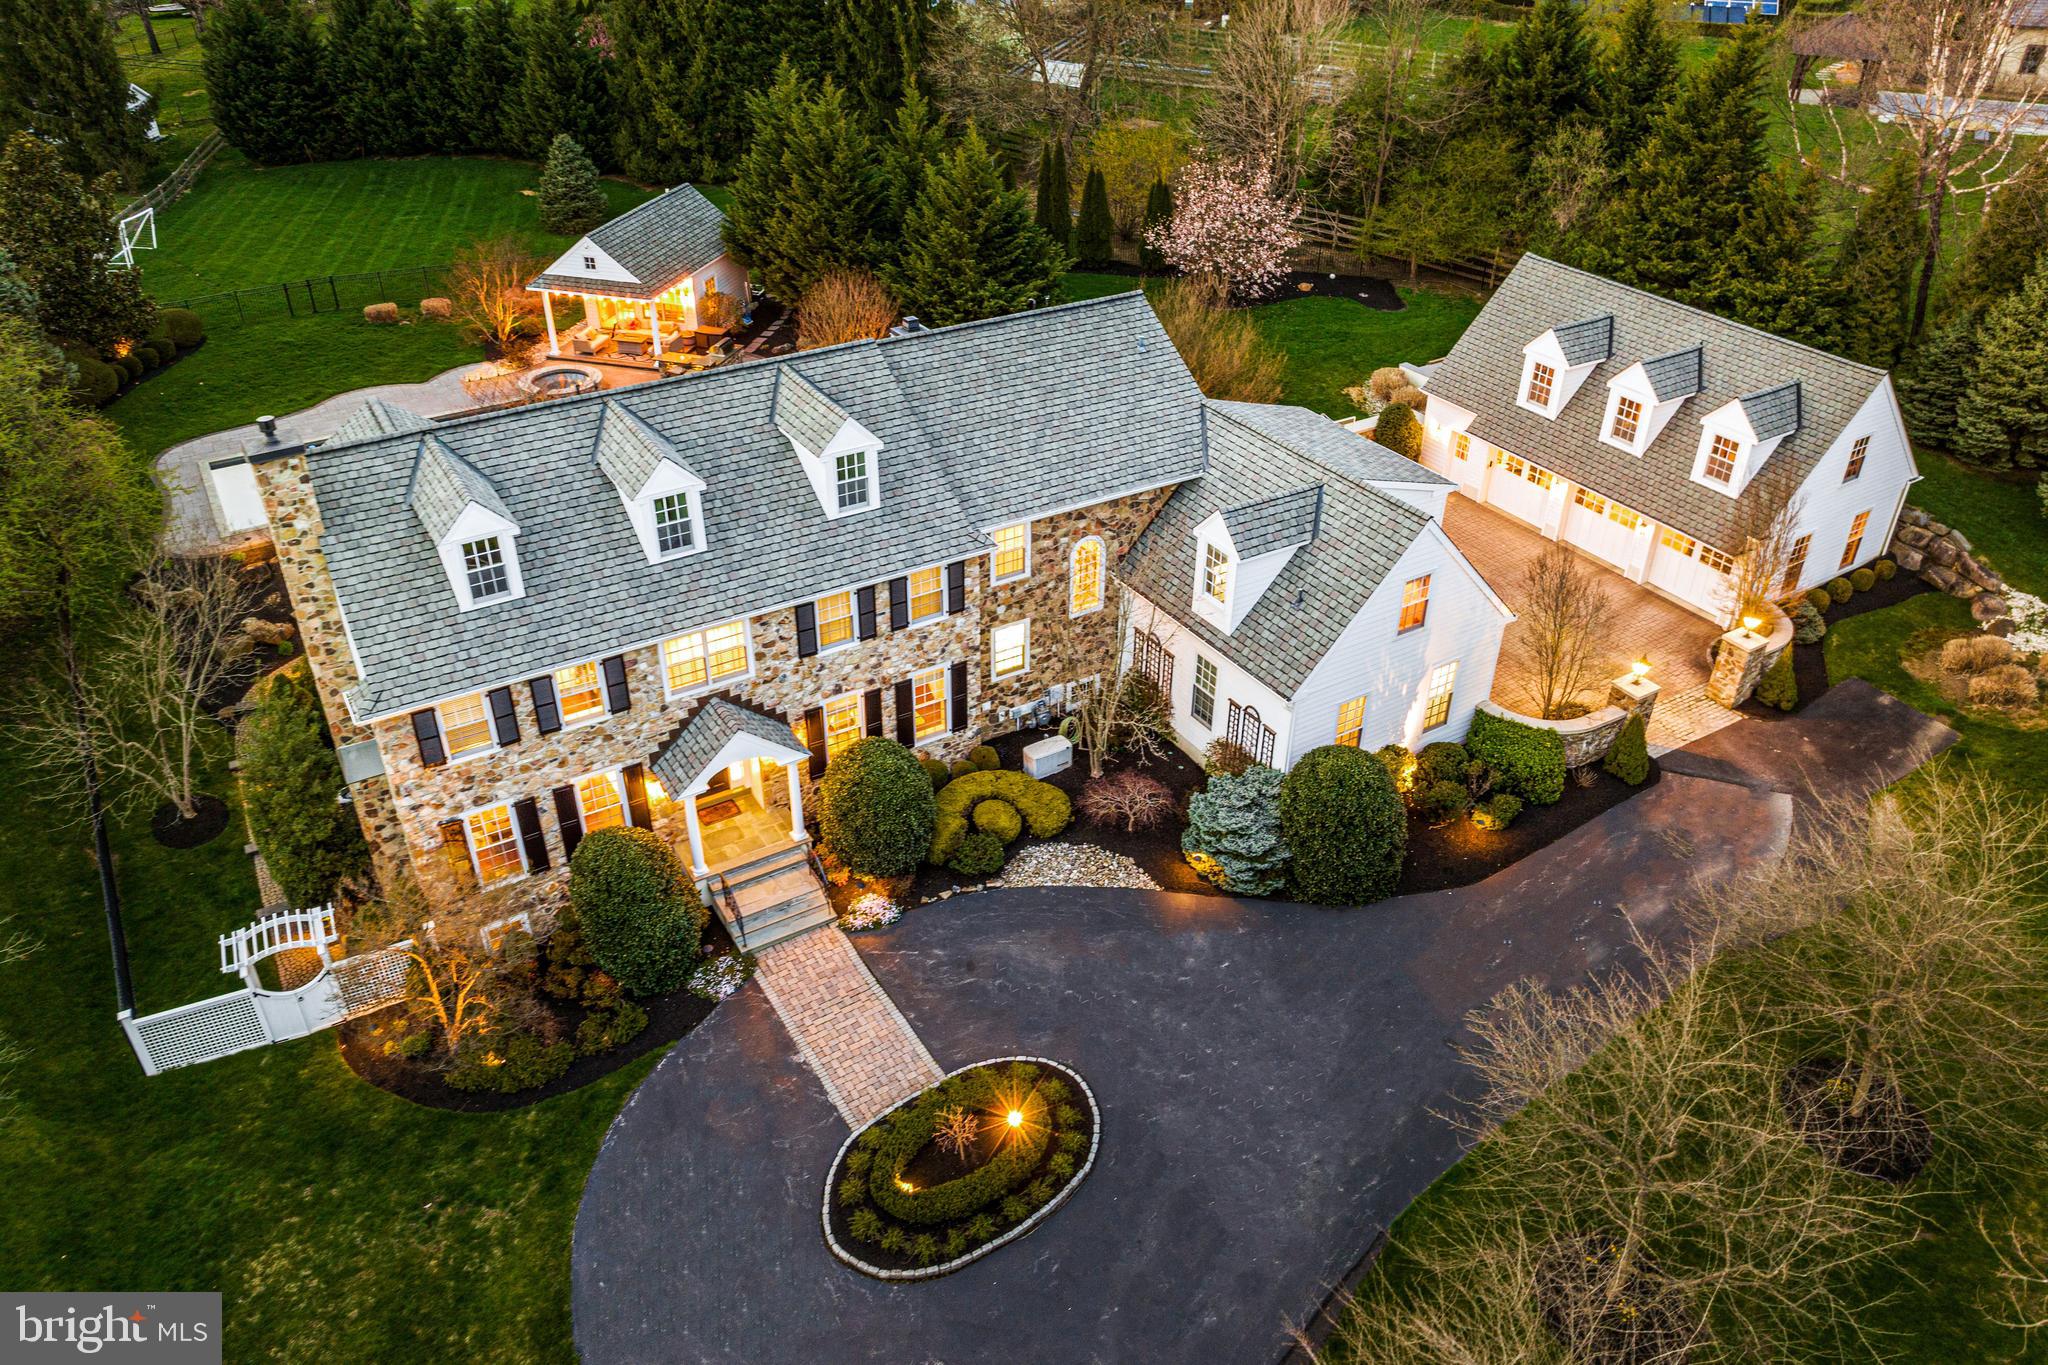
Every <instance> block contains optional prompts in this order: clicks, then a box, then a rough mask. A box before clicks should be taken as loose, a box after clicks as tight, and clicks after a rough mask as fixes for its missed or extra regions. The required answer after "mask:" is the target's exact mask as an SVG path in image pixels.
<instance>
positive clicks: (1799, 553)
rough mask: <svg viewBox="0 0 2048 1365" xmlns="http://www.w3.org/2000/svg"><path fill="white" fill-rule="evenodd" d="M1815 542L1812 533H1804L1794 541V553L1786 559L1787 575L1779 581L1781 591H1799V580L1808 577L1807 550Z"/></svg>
mask: <svg viewBox="0 0 2048 1365" xmlns="http://www.w3.org/2000/svg"><path fill="white" fill-rule="evenodd" d="M1812 544H1813V536H1812V535H1811V534H1808V535H1803V536H1801V537H1799V539H1797V540H1795V541H1793V542H1792V554H1791V557H1790V558H1789V559H1787V560H1786V561H1785V576H1784V578H1782V579H1781V580H1779V582H1778V591H1779V592H1797V591H1798V590H1799V580H1800V579H1802V578H1804V577H1806V551H1807V550H1808V548H1809V547H1811V546H1812Z"/></svg>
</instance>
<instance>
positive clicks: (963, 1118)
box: [932, 1104, 981, 1161]
mask: <svg viewBox="0 0 2048 1365" xmlns="http://www.w3.org/2000/svg"><path fill="white" fill-rule="evenodd" d="M932 1137H933V1139H934V1140H935V1141H936V1142H937V1143H938V1144H939V1146H940V1147H941V1148H943V1149H944V1150H946V1151H948V1152H951V1153H952V1154H953V1155H954V1156H956V1157H958V1158H959V1159H960V1160H962V1161H965V1160H966V1159H967V1156H968V1154H969V1153H971V1152H972V1151H973V1150H974V1144H975V1141H976V1140H977V1139H978V1138H980V1137H981V1116H980V1115H979V1114H976V1113H975V1112H974V1111H973V1110H971V1109H969V1108H967V1107H966V1106H965V1105H959V1104H956V1105H953V1106H952V1107H951V1108H947V1109H941V1110H940V1111H939V1122H938V1126H937V1127H936V1128H935V1129H933V1130H932Z"/></svg>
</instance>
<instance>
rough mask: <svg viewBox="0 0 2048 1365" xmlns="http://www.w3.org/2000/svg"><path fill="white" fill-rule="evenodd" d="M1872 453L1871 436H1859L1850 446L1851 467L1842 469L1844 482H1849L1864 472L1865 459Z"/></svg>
mask: <svg viewBox="0 0 2048 1365" xmlns="http://www.w3.org/2000/svg"><path fill="white" fill-rule="evenodd" d="M1869 454H1870V438H1869V437H1868V436H1858V437H1857V438H1856V444H1855V445H1853V446H1851V447H1850V448H1849V467H1848V468H1847V469H1845V470H1843V471H1842V482H1843V483H1847V482H1849V480H1851V479H1853V478H1855V477H1856V476H1857V475H1858V474H1861V473H1862V472H1863V461H1864V458H1865V457H1866V456H1868V455H1869Z"/></svg>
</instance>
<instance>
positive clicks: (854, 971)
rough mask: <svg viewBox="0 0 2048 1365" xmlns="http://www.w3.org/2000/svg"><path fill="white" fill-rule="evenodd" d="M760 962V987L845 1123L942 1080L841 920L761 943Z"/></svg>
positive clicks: (864, 1117) (850, 1123) (862, 1119)
mask: <svg viewBox="0 0 2048 1365" xmlns="http://www.w3.org/2000/svg"><path fill="white" fill-rule="evenodd" d="M759 961H760V970H759V976H758V979H759V980H760V982H761V989H762V990H764V991H765V992H767V995H768V999H769V1001H770V1002H771V1003H772V1004H773V1005H774V1006H775V1013H776V1014H777V1015H778V1016H779V1017H780V1018H781V1020H782V1026H783V1027H784V1028H786V1029H788V1030H789V1033H790V1036H791V1037H792V1038H793V1039H794V1040H795V1041H796V1046H797V1051H798V1052H800V1053H802V1054H803V1059H804V1061H805V1062H807V1063H809V1065H810V1068H811V1070H812V1071H814V1072H816V1073H817V1076H818V1080H819V1082H820V1083H821V1084H822V1085H823V1086H824V1087H825V1094H826V1096H827V1097H828V1098H829V1099H830V1100H831V1101H832V1105H833V1107H834V1108H836V1109H837V1110H838V1111H839V1116H840V1117H841V1118H843V1119H845V1120H846V1122H847V1126H848V1127H852V1128H858V1127H859V1126H860V1125H862V1124H864V1123H866V1122H867V1121H868V1120H869V1119H871V1118H874V1117H875V1116H876V1115H877V1114H881V1113H884V1112H886V1111H887V1110H888V1109H889V1107H890V1106H891V1105H893V1104H895V1103H896V1102H897V1101H899V1100H902V1099H907V1098H908V1097H910V1096H912V1095H915V1094H916V1093H917V1092H918V1091H920V1090H923V1089H925V1088H926V1087H927V1086H931V1085H935V1084H937V1082H938V1080H939V1078H940V1076H941V1075H942V1074H943V1073H941V1072H940V1070H939V1067H938V1064H937V1063H936V1062H934V1061H933V1060H932V1054H931V1053H930V1051H929V1050H927V1049H926V1047H925V1045H924V1044H923V1043H922V1042H921V1041H919V1039H918V1036H917V1034H916V1033H914V1032H913V1031H912V1030H911V1027H910V1025H909V1024H907V1023H905V1022H904V1020H903V1012H902V1011H901V1010H899V1009H897V1008H896V1003H895V1001H893V1000H891V999H890V998H889V996H888V994H887V993H886V992H884V991H883V990H882V988H881V987H880V986H879V985H877V984H876V983H875V978H874V974H873V973H872V972H870V971H869V970H868V966H867V963H865V962H863V961H861V957H860V954H859V953H858V952H856V951H854V947H853V944H852V943H850V942H848V940H847V937H846V935H845V934H844V933H842V932H841V931H840V929H839V927H838V926H837V925H833V924H828V925H825V926H824V927H823V928H819V929H813V930H811V931H810V932H809V933H807V934H804V935H801V936H800V937H797V938H793V939H789V940H787V941H785V942H782V943H777V944H775V945H773V946H772V947H768V948H763V949H762V950H761V953H760V958H759Z"/></svg>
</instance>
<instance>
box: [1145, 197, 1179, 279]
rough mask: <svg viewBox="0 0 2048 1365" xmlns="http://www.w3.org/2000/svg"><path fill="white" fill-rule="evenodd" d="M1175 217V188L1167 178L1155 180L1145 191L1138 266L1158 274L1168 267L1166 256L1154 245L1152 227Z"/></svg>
mask: <svg viewBox="0 0 2048 1365" xmlns="http://www.w3.org/2000/svg"><path fill="white" fill-rule="evenodd" d="M1171 217H1173V188H1172V187H1171V186H1170V185H1168V184H1167V183H1166V181H1165V179H1164V178H1163V177H1162V178H1161V179H1158V180H1154V181H1153V182H1152V188H1151V189H1149V190H1147V191H1146V192H1145V226H1144V229H1143V231H1141V232H1140V233H1139V234H1138V266H1139V268H1140V269H1142V270H1144V271H1145V272H1146V273H1148V274H1153V275H1156V274H1158V273H1160V272H1161V271H1163V270H1165V269H1166V257H1164V256H1162V255H1160V254H1159V248H1158V247H1156V246H1153V245H1152V229H1153V228H1155V227H1157V226H1158V225H1159V224H1161V223H1163V222H1165V221H1166V220H1167V219H1169V218H1171Z"/></svg>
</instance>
